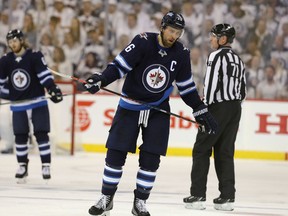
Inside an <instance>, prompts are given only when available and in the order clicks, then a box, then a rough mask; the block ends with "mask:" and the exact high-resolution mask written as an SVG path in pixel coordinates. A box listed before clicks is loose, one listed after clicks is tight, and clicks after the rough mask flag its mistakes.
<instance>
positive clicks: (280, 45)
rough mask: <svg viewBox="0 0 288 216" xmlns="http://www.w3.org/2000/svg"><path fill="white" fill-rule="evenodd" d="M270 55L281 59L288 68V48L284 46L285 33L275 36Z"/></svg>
mask: <svg viewBox="0 0 288 216" xmlns="http://www.w3.org/2000/svg"><path fill="white" fill-rule="evenodd" d="M270 57H271V58H277V59H278V60H279V61H281V62H282V64H283V65H284V67H285V68H286V69H288V49H285V48H284V37H283V35H277V36H276V37H275V39H274V43H273V45H272V51H271V53H270Z"/></svg>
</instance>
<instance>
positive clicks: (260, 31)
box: [249, 19, 273, 61]
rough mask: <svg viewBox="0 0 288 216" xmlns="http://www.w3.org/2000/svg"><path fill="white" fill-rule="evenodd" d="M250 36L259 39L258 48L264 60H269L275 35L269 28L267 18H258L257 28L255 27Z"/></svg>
mask: <svg viewBox="0 0 288 216" xmlns="http://www.w3.org/2000/svg"><path fill="white" fill-rule="evenodd" d="M249 35H250V36H249V38H250V37H252V38H253V37H255V40H257V48H258V49H259V51H260V53H261V55H262V58H263V59H264V61H267V60H268V59H269V56H270V52H271V49H272V48H271V47H272V46H271V44H272V43H273V35H272V34H271V33H270V32H269V31H268V30H267V24H266V20H265V19H258V20H257V21H256V25H255V29H253V30H252V31H251V32H250V34H249Z"/></svg>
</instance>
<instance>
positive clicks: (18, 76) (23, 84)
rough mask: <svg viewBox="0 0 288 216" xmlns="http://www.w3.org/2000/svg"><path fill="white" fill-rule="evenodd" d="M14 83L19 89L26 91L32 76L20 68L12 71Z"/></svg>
mask: <svg viewBox="0 0 288 216" xmlns="http://www.w3.org/2000/svg"><path fill="white" fill-rule="evenodd" d="M11 78H12V80H11V81H12V85H13V87H14V88H15V89H17V90H19V91H24V90H25V89H27V88H28V86H29V84H30V76H29V74H28V72H27V71H25V70H23V69H21V68H19V69H16V70H14V71H13V72H12V76H11Z"/></svg>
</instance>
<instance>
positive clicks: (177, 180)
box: [0, 153, 288, 216]
mask: <svg viewBox="0 0 288 216" xmlns="http://www.w3.org/2000/svg"><path fill="white" fill-rule="evenodd" d="M29 158H30V163H29V176H28V178H27V183H26V184H17V183H16V179H15V178H14V175H15V172H16V170H17V168H18V167H17V166H18V165H17V162H16V156H15V155H0V164H1V166H0V216H16V215H17V216H18V215H21V216H34V215H35V216H84V215H89V214H88V209H89V207H90V206H91V205H93V204H94V203H95V201H96V200H97V199H98V197H99V196H100V189H101V181H102V172H103V166H104V158H105V155H104V154H95V153H76V155H74V156H64V155H61V156H60V155H53V156H52V166H51V174H52V179H51V180H50V181H49V182H48V183H47V184H46V182H45V181H44V180H43V179H42V176H41V164H40V157H39V155H38V154H31V155H30V156H29ZM191 164H192V159H191V158H190V157H171V156H169V157H163V158H162V160H161V165H160V168H159V170H158V172H157V177H156V182H155V185H154V188H153V190H152V193H151V196H150V199H149V200H148V201H147V208H148V210H149V211H150V213H151V215H153V216H162V215H163V216H168V215H169V216H170V215H171V216H172V215H173V216H176V215H177V216H178V215H181V216H182V215H183V216H184V215H185V216H198V215H205V216H206V215H207V216H209V215H241V216H242V215H243V216H244V215H245V216H250V215H251V216H255V215H257V216H258V215H264V216H268V215H274V216H280V215H281V216H282V215H283V216H284V215H286V216H287V215H288V162H287V161H286V162H285V161H261V160H240V159H239V160H236V161H235V169H236V189H237V192H236V202H235V210H234V211H232V212H221V211H216V210H214V208H213V203H212V200H213V198H216V197H218V195H219V192H218V189H217V187H218V186H217V184H218V181H217V178H216V174H215V171H214V167H213V159H211V167H210V172H209V177H208V185H207V202H206V203H207V209H206V210H202V211H201V210H191V209H185V208H184V204H183V202H182V200H183V197H185V196H188V195H189V186H190V170H191ZM137 170H138V156H137V155H132V154H131V155H130V154H129V155H128V158H127V161H126V166H125V167H124V173H123V177H122V179H121V182H120V184H119V188H118V191H117V193H116V195H115V198H114V209H113V210H112V211H111V216H113V215H115V216H127V215H132V214H131V208H132V202H133V190H134V188H135V177H136V172H137Z"/></svg>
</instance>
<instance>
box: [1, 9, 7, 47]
mask: <svg viewBox="0 0 288 216" xmlns="http://www.w3.org/2000/svg"><path fill="white" fill-rule="evenodd" d="M0 26H1V31H0V42H1V43H2V44H4V45H5V46H6V32H8V31H9V11H8V10H4V11H1V12H0Z"/></svg>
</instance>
